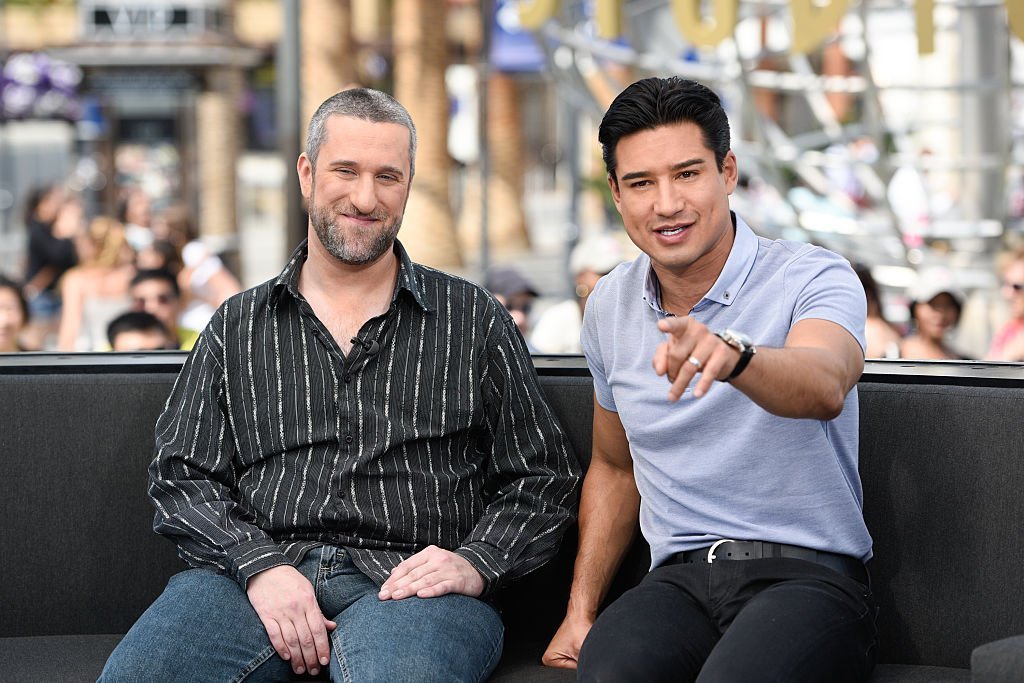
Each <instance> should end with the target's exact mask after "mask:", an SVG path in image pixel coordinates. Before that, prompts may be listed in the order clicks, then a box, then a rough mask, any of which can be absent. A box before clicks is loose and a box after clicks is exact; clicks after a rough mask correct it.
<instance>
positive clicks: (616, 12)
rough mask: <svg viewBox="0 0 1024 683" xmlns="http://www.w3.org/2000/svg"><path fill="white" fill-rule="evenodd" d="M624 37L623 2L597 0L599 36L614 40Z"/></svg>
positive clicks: (619, 0) (617, 0) (618, 0)
mask: <svg viewBox="0 0 1024 683" xmlns="http://www.w3.org/2000/svg"><path fill="white" fill-rule="evenodd" d="M621 35H622V1H621V0H597V36H598V37H599V38H604V39H605V40H612V39H614V38H618V37H619V36H621Z"/></svg>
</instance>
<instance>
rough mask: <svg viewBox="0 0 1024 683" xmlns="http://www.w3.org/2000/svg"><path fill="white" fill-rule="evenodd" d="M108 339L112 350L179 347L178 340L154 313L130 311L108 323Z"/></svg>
mask: <svg viewBox="0 0 1024 683" xmlns="http://www.w3.org/2000/svg"><path fill="white" fill-rule="evenodd" d="M107 341H108V342H109V343H110V349H111V350H112V351H165V350H173V349H176V348H178V342H177V340H176V339H174V337H173V336H172V335H171V334H170V333H169V332H168V331H167V328H165V327H164V324H163V323H162V322H160V319H159V318H157V317H156V316H155V315H153V314H152V313H146V312H145V311H128V312H127V313H122V314H121V315H119V316H117V317H116V318H114V319H113V320H111V321H110V324H109V325H107Z"/></svg>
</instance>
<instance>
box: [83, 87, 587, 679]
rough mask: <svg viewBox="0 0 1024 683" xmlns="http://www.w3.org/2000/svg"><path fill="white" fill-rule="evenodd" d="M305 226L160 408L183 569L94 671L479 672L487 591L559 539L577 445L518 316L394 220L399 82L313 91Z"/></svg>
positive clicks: (162, 509) (403, 160) (382, 675)
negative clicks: (419, 245) (401, 238)
mask: <svg viewBox="0 0 1024 683" xmlns="http://www.w3.org/2000/svg"><path fill="white" fill-rule="evenodd" d="M308 140H309V142H308V145H307V149H306V152H305V153H303V154H302V155H301V156H300V157H299V160H298V166H297V170H298V175H299V182H300V185H301V187H302V193H303V195H304V196H305V197H306V199H307V200H308V204H309V227H308V238H307V240H306V241H304V242H303V243H302V244H301V245H299V247H298V249H296V251H295V253H294V254H293V255H292V257H291V259H290V261H289V262H288V264H287V265H286V266H285V268H284V271H283V272H282V273H281V275H280V276H278V277H277V278H276V279H274V280H271V281H270V282H267V283H264V284H263V285H260V286H258V287H255V288H253V289H250V290H248V291H246V292H243V293H241V294H239V295H237V296H235V297H233V298H231V299H229V300H228V301H227V302H225V304H224V305H222V306H221V308H220V309H219V310H218V311H217V313H216V315H215V316H214V317H213V319H212V320H211V322H210V324H209V326H208V327H207V328H206V330H205V331H204V332H203V333H202V335H201V336H200V338H199V341H198V342H197V343H196V346H195V349H194V351H193V352H192V355H191V356H190V357H189V359H188V361H187V362H186V364H185V366H184V368H183V369H182V372H181V374H180V376H179V378H178V381H177V383H176V384H175V387H174V389H173V391H172V393H171V396H170V398H169V399H168V403H167V407H166V409H165V411H164V413H163V415H161V417H160V419H159V420H158V422H157V429H156V456H155V458H154V460H153V463H152V465H151V468H150V489H149V490H150V495H151V497H152V499H153V501H154V503H155V506H156V519H155V523H154V527H155V530H156V531H157V532H158V533H161V534H164V535H166V536H168V537H170V538H171V539H172V540H173V541H174V542H175V543H176V544H177V546H178V553H179V555H180V556H181V557H182V559H184V560H185V562H186V563H187V564H188V565H189V567H190V569H188V570H186V571H184V572H182V573H180V574H178V575H176V576H175V577H173V578H172V579H171V581H170V582H169V583H168V586H167V588H166V590H165V591H164V593H163V594H162V595H161V596H160V597H159V598H158V599H157V601H156V602H155V603H154V604H153V605H152V606H151V607H150V609H149V610H147V612H146V613H145V614H144V615H143V616H142V617H141V618H140V619H139V621H138V622H137V623H136V624H135V626H133V627H132V629H131V631H129V633H128V634H127V636H126V637H125V639H124V640H123V641H122V642H121V644H120V645H119V646H118V648H117V649H116V650H115V651H114V653H113V655H111V658H110V659H109V660H108V662H107V666H106V668H105V669H104V672H103V676H102V678H101V680H104V681H107V680H110V681H123V680H159V681H197V680H211V681H213V680H217V681H226V680H242V679H244V680H246V681H254V680H259V681H263V680H282V679H287V678H288V677H289V676H290V675H291V674H292V673H293V672H294V673H295V674H304V673H307V672H308V673H310V674H313V675H316V674H319V673H320V671H321V670H322V669H329V671H330V676H331V679H332V680H346V681H350V680H354V681H399V680H401V681H457V680H458V681H461V680H474V681H477V680H484V679H485V678H486V677H487V676H488V675H489V674H490V672H491V671H492V670H493V669H494V667H495V666H496V665H497V663H498V659H499V658H500V656H501V649H502V637H503V628H502V622H501V618H500V617H499V615H498V613H497V611H496V610H495V608H494V606H493V604H492V601H491V598H492V596H493V595H494V593H495V590H496V589H498V588H499V587H500V586H502V585H503V584H504V583H505V582H507V581H509V580H511V579H514V578H517V577H519V576H521V575H523V574H526V573H527V572H530V571H532V570H533V569H536V568H537V567H539V566H541V565H542V564H543V563H544V562H546V561H547V560H548V559H550V558H551V557H552V556H553V555H554V554H555V552H556V550H557V547H558V542H559V539H560V537H561V535H562V532H563V531H564V529H565V527H566V526H567V525H568V523H569V521H570V519H571V517H572V510H573V506H574V505H575V499H576V490H577V484H578V482H579V478H580V473H579V466H578V464H577V463H576V461H575V459H574V458H573V456H572V454H571V453H570V451H569V446H568V442H567V440H566V438H565V436H564V434H563V432H562V430H561V428H560V427H559V426H558V424H557V422H556V420H555V418H554V416H553V414H552V412H551V411H550V409H549V408H548V406H547V405H546V404H545V402H544V399H543V395H542V392H541V389H540V386H539V383H538V381H537V377H536V374H535V372H534V369H533V365H532V363H531V360H530V357H529V354H528V353H527V351H526V348H525V346H524V343H523V341H522V338H521V337H520V335H519V334H518V332H517V331H516V328H515V324H514V323H513V321H512V319H511V317H510V316H509V315H508V314H507V313H506V312H505V310H504V308H502V306H501V305H500V304H499V303H498V302H497V301H495V300H494V298H493V297H491V296H490V295H489V294H487V293H486V291H484V290H483V289H482V288H480V287H478V286H476V285H474V284H472V283H470V282H467V281H465V280H462V279H459V278H456V277H453V276H450V275H447V274H444V273H441V272H438V271H436V270H432V269H430V268H426V267H424V266H421V265H417V264H414V263H413V262H412V261H411V260H410V259H409V256H408V255H407V254H406V252H405V250H404V248H403V247H402V245H401V243H400V242H398V241H397V239H396V235H397V233H398V230H399V227H400V226H401V223H402V216H403V213H404V210H405V205H406V201H407V199H408V197H409V187H410V184H411V182H412V177H413V169H414V165H413V159H414V155H415V151H416V130H415V127H414V125H413V122H412V120H411V118H410V117H409V114H408V112H407V111H406V110H405V108H404V107H402V106H401V105H400V104H399V103H398V102H397V101H395V100H394V99H393V98H391V97H390V96H388V95H386V94H384V93H381V92H376V91H373V90H367V89H361V88H357V89H352V90H346V91H343V92H341V93H338V94H337V95H334V96H333V97H331V98H330V99H328V100H327V101H326V102H324V103H323V104H322V105H321V106H320V108H319V109H318V111H317V112H316V114H315V115H314V117H313V119H312V121H311V123H310V126H309V132H308Z"/></svg>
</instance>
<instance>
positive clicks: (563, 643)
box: [541, 616, 594, 669]
mask: <svg viewBox="0 0 1024 683" xmlns="http://www.w3.org/2000/svg"><path fill="white" fill-rule="evenodd" d="M593 625H594V622H593V621H591V620H589V619H583V618H574V617H568V616H567V617H566V618H565V619H563V620H562V625H561V626H559V627H558V630H557V631H556V632H555V637H554V638H552V639H551V642H550V643H548V649H547V650H545V651H544V656H543V657H541V662H542V663H543V664H544V666H552V667H555V668H556V669H575V668H576V663H577V660H579V657H580V648H581V647H583V639H584V638H586V637H587V633H589V632H590V627H591V626H593Z"/></svg>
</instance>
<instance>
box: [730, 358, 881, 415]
mask: <svg viewBox="0 0 1024 683" xmlns="http://www.w3.org/2000/svg"><path fill="white" fill-rule="evenodd" d="M863 369H864V362H863V360H860V361H859V362H857V360H855V359H852V358H851V359H849V360H846V361H845V362H844V361H840V362H837V359H836V355H835V354H833V353H830V352H828V351H825V350H823V349H818V348H793V347H787V348H783V349H772V348H759V349H758V351H757V356H755V358H754V359H753V360H752V361H751V363H750V365H749V366H748V367H747V370H746V371H745V372H744V373H743V374H742V375H740V376H739V377H737V378H736V379H735V380H733V382H732V383H733V386H735V387H736V388H737V389H739V390H740V391H742V392H743V393H744V394H746V395H747V396H748V397H749V398H750V399H751V400H752V401H754V402H755V403H757V404H758V405H759V406H761V407H762V408H764V409H765V410H767V411H768V412H770V413H772V414H775V415H779V416H781V417H793V418H811V419H818V420H830V419H832V418H834V417H836V416H837V415H838V414H839V413H840V412H841V411H842V409H843V402H844V401H845V399H846V395H847V394H848V393H849V392H850V389H851V388H853V386H854V384H856V382H857V379H858V378H859V377H860V374H861V372H862V371H863Z"/></svg>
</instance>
